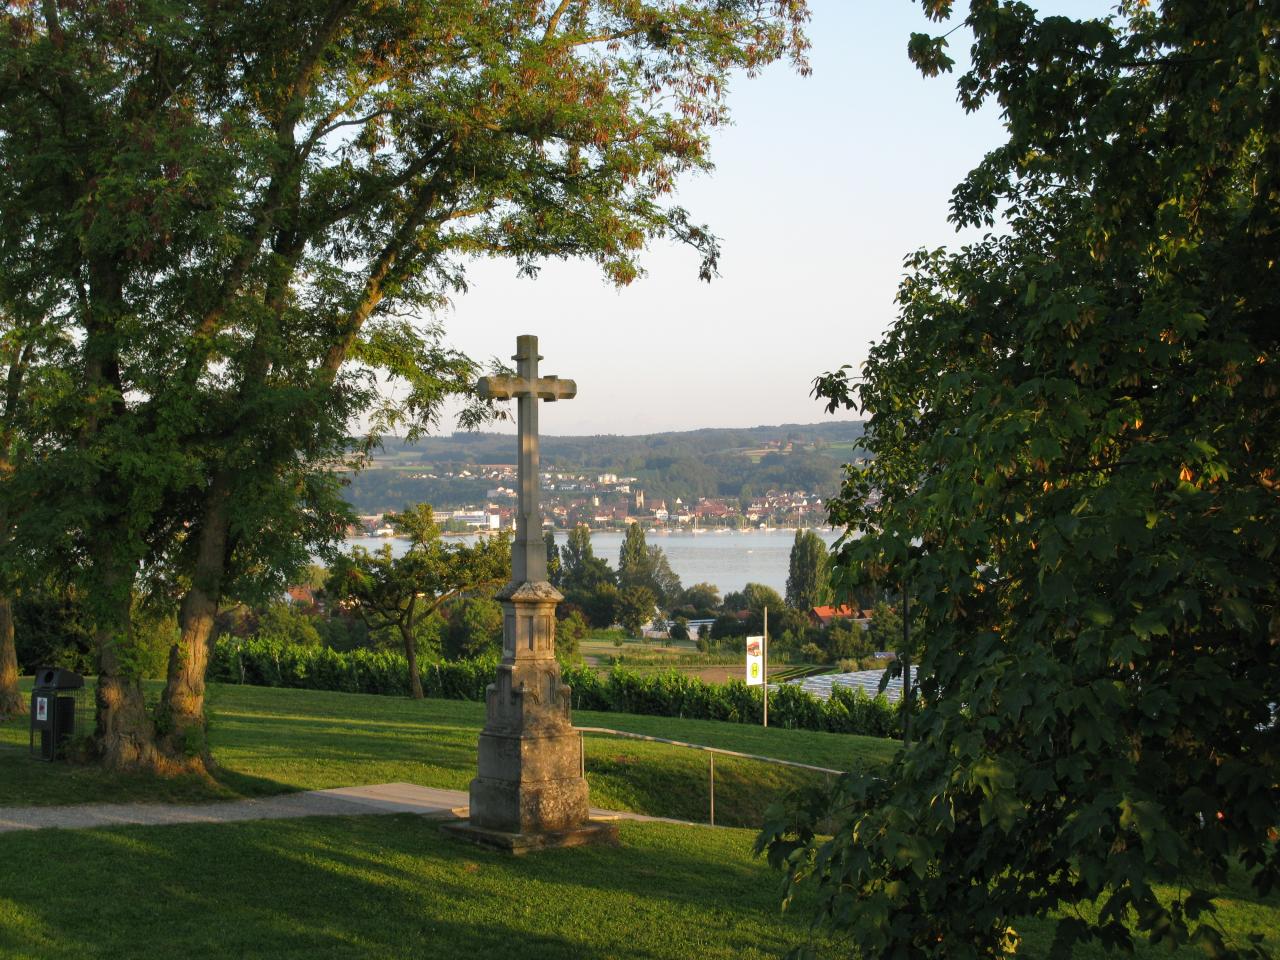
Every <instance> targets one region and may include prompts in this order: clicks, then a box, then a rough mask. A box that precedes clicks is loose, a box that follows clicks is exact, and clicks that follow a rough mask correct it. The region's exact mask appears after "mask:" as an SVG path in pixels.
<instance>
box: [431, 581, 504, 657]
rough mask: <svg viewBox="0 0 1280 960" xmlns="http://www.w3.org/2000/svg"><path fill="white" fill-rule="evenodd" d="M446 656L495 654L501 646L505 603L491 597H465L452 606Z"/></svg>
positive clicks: (446, 633) (497, 653) (446, 632)
mask: <svg viewBox="0 0 1280 960" xmlns="http://www.w3.org/2000/svg"><path fill="white" fill-rule="evenodd" d="M444 636H445V648H444V650H445V657H447V658H448V659H450V660H461V659H466V658H473V657H479V656H492V657H496V656H498V655H499V653H500V652H501V650H502V604H500V603H499V602H498V601H497V600H494V599H492V598H490V597H464V598H462V599H461V600H458V601H457V602H456V603H453V604H452V605H451V606H450V608H449V626H448V628H447V629H446V630H445V635H444Z"/></svg>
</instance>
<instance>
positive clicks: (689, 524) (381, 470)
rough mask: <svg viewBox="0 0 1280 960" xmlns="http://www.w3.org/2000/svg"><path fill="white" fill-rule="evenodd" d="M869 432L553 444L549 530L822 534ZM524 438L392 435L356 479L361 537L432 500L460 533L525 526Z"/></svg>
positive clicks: (353, 495)
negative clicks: (518, 447)
mask: <svg viewBox="0 0 1280 960" xmlns="http://www.w3.org/2000/svg"><path fill="white" fill-rule="evenodd" d="M861 437H862V425H861V424H860V423H856V422H850V423H821V424H785V425H780V426H772V427H766V426H762V427H750V428H743V429H707V430H699V431H688V432H682V433H664V434H646V435H638V436H617V435H613V436H599V437H557V436H547V437H544V438H543V460H542V470H541V472H540V474H539V482H540V486H541V491H542V492H541V502H542V503H541V506H542V523H543V526H544V527H547V528H554V529H559V530H565V529H572V528H573V527H575V526H578V525H579V524H583V525H586V526H588V527H590V528H592V529H593V530H618V529H624V528H626V527H627V526H628V525H630V524H633V523H639V524H641V525H643V526H644V527H645V529H653V530H658V531H661V530H673V531H675V530H681V531H693V530H711V529H716V530H740V529H759V528H762V527H763V528H774V527H819V526H824V525H825V524H826V520H827V508H826V500H827V498H829V497H831V496H834V495H835V493H836V492H837V491H838V490H839V488H840V481H841V480H842V478H843V476H844V464H846V463H858V462H860V459H861V456H862V451H861V448H860V447H859V446H858V442H859V441H860V440H861ZM514 461H515V441H514V438H513V437H512V436H510V435H509V434H505V435H504V434H494V433H456V434H453V435H452V436H436V437H429V438H424V439H423V440H420V441H418V442H417V443H412V444H411V443H408V442H406V441H402V440H399V439H397V438H389V439H388V440H387V441H386V442H384V444H383V446H382V448H381V449H380V450H379V451H378V452H377V453H376V454H375V457H374V460H373V463H372V464H371V466H370V467H369V468H368V469H365V470H362V471H360V472H358V473H354V474H352V475H351V476H350V479H349V481H348V486H347V498H348V501H349V503H350V504H351V506H352V510H353V512H354V513H355V514H356V515H357V516H358V517H359V523H358V524H357V525H356V526H354V527H353V528H352V530H351V531H349V532H350V534H351V535H352V536H379V535H385V536H390V535H391V527H390V525H389V524H388V523H387V521H386V514H388V513H392V512H397V511H400V510H403V509H405V508H406V507H408V506H410V505H412V504H414V503H430V504H432V506H433V507H434V508H435V515H436V520H437V522H438V523H439V524H440V526H441V527H442V528H443V529H444V530H445V531H446V532H450V533H473V532H476V531H488V532H494V531H499V530H510V529H512V528H513V525H514V523H515V508H516V497H517V487H518V480H517V473H516V464H515V462H514Z"/></svg>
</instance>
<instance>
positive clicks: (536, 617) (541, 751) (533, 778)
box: [447, 581, 618, 853]
mask: <svg viewBox="0 0 1280 960" xmlns="http://www.w3.org/2000/svg"><path fill="white" fill-rule="evenodd" d="M499 598H500V599H501V600H502V601H503V604H502V606H503V613H504V620H503V626H502V663H501V664H500V665H499V666H498V676H497V680H496V682H494V683H491V684H490V685H489V687H488V689H487V690H486V691H485V726H484V731H483V732H482V733H481V734H480V745H479V770H478V775H477V776H476V778H475V779H474V780H472V781H471V810H470V819H468V820H466V821H462V822H459V823H452V824H448V825H447V829H449V830H451V831H453V832H455V833H457V834H459V835H460V836H463V837H466V838H467V839H469V840H473V841H475V842H477V843H483V844H486V845H488V846H494V847H498V848H500V849H504V850H509V851H511V852H513V853H524V852H527V851H529V850H539V849H545V848H547V847H560V846H577V845H580V844H584V843H617V836H618V827H617V824H615V823H612V822H609V821H600V820H595V821H593V820H592V819H591V813H590V809H589V807H588V803H587V781H586V778H585V777H583V775H582V771H583V758H582V738H581V736H580V735H579V734H578V733H577V731H575V730H574V729H573V725H572V723H571V722H570V719H569V688H568V687H567V686H565V684H563V683H562V682H561V681H560V664H559V663H558V662H557V660H556V658H555V630H556V617H555V610H556V604H557V603H558V602H559V601H560V599H561V596H560V594H559V593H558V592H557V591H556V589H555V588H554V587H552V586H551V584H549V583H546V582H545V581H544V582H540V583H519V584H516V583H512V584H510V585H508V586H507V588H506V589H505V590H504V591H503V592H502V593H501V594H499Z"/></svg>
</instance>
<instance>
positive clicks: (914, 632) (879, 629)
mask: <svg viewBox="0 0 1280 960" xmlns="http://www.w3.org/2000/svg"><path fill="white" fill-rule="evenodd" d="M923 633H924V615H923V613H922V612H921V610H920V607H919V605H918V604H917V605H914V606H912V607H911V631H910V634H909V641H910V642H909V644H908V645H906V646H904V644H906V643H907V641H906V640H904V638H903V634H902V612H901V610H900V609H899V607H898V606H894V605H891V604H888V603H886V602H885V601H883V600H881V601H880V602H879V603H877V604H876V605H875V606H874V607H872V608H871V623H870V624H868V625H867V638H868V640H869V641H870V645H871V649H872V650H887V651H892V652H905V653H906V654H907V655H908V656H910V657H912V658H913V659H914V658H915V657H916V656H917V655H918V654H919V652H920V648H921V645H922V644H923V642H924V639H923ZM858 656H861V654H858Z"/></svg>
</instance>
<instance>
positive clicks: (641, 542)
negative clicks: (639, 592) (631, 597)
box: [618, 523, 652, 590]
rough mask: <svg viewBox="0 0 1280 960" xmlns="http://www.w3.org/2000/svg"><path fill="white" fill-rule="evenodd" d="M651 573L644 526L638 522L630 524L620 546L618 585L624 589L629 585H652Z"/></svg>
mask: <svg viewBox="0 0 1280 960" xmlns="http://www.w3.org/2000/svg"><path fill="white" fill-rule="evenodd" d="M651 574H652V570H651V568H650V565H649V547H648V544H646V543H645V539H644V527H642V526H641V525H640V524H638V523H632V524H628V525H627V532H626V535H625V536H624V537H623V538H622V546H621V547H619V548H618V586H619V588H621V589H622V590H626V589H627V588H628V587H650V586H651Z"/></svg>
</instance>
